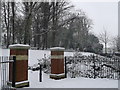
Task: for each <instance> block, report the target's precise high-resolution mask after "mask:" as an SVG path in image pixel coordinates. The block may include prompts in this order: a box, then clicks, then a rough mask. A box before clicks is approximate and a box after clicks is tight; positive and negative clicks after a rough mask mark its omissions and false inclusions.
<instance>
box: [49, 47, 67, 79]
mask: <svg viewBox="0 0 120 90" xmlns="http://www.w3.org/2000/svg"><path fill="white" fill-rule="evenodd" d="M50 50H51V75H50V78H52V79H61V78H65V73H64V48H61V47H54V48H51V49H50Z"/></svg>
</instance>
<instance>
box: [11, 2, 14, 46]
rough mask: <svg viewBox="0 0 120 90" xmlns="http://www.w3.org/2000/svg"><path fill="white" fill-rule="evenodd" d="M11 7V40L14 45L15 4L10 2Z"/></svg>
mask: <svg viewBox="0 0 120 90" xmlns="http://www.w3.org/2000/svg"><path fill="white" fill-rule="evenodd" d="M11 7H12V34H13V36H12V37H13V38H12V40H13V41H12V44H14V43H15V24H14V22H15V9H14V8H15V2H11Z"/></svg>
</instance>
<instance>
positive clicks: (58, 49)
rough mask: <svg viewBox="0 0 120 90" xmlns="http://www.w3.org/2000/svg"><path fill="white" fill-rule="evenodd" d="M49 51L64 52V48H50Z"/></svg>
mask: <svg viewBox="0 0 120 90" xmlns="http://www.w3.org/2000/svg"><path fill="white" fill-rule="evenodd" d="M50 50H51V51H64V50H65V48H63V47H53V48H50Z"/></svg>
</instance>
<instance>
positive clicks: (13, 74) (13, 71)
mask: <svg viewBox="0 0 120 90" xmlns="http://www.w3.org/2000/svg"><path fill="white" fill-rule="evenodd" d="M15 78H16V56H13V70H12V87H15Z"/></svg>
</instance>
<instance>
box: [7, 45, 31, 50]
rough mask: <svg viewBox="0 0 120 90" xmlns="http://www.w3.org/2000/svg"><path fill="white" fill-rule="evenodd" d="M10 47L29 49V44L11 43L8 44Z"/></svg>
mask: <svg viewBox="0 0 120 90" xmlns="http://www.w3.org/2000/svg"><path fill="white" fill-rule="evenodd" d="M9 48H10V49H29V48H30V46H29V45H24V44H13V45H9Z"/></svg>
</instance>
